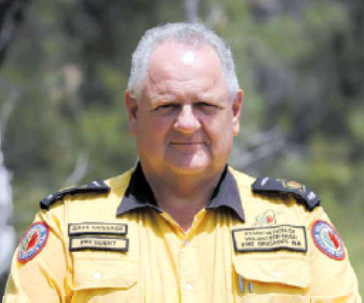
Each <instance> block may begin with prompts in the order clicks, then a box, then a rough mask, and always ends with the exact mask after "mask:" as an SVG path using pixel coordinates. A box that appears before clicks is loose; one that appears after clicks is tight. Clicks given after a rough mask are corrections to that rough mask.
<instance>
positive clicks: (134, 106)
mask: <svg viewBox="0 0 364 303" xmlns="http://www.w3.org/2000/svg"><path fill="white" fill-rule="evenodd" d="M124 101H125V107H126V110H127V112H128V118H129V134H130V135H131V136H132V137H135V136H136V127H137V122H138V101H137V100H136V99H135V98H134V97H132V96H131V94H130V91H129V90H126V91H125V94H124Z"/></svg>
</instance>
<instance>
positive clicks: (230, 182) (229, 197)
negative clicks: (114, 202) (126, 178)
mask: <svg viewBox="0 0 364 303" xmlns="http://www.w3.org/2000/svg"><path fill="white" fill-rule="evenodd" d="M145 207H149V208H153V209H154V210H156V211H157V212H163V210H162V209H161V208H160V207H159V206H158V204H157V201H156V199H155V197H154V194H153V192H152V189H151V188H150V186H149V184H148V182H147V180H146V179H145V176H144V173H143V170H142V167H141V165H140V163H138V165H137V167H136V169H135V171H134V172H133V174H132V176H131V178H130V182H129V186H128V188H127V189H126V192H125V195H124V197H123V199H122V200H121V203H120V204H119V207H118V209H117V212H116V215H117V216H120V215H122V214H124V213H127V212H129V211H132V210H134V209H138V208H145ZM220 207H224V208H229V209H230V210H232V211H233V212H234V213H235V214H236V215H237V216H238V217H239V219H240V220H241V221H245V215H244V211H243V207H242V204H241V199H240V195H239V189H238V186H237V184H236V181H235V178H234V177H233V175H232V174H231V173H230V171H229V170H228V168H227V166H226V167H225V170H224V172H223V174H222V176H221V178H220V181H219V183H218V185H217V186H216V188H215V190H214V193H213V195H212V199H211V202H210V203H209V205H207V206H206V209H217V208H220Z"/></svg>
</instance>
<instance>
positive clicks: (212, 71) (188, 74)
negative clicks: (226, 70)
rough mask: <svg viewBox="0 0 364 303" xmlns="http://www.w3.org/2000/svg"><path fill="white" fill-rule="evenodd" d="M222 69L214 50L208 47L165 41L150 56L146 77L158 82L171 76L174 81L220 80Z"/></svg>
mask: <svg viewBox="0 0 364 303" xmlns="http://www.w3.org/2000/svg"><path fill="white" fill-rule="evenodd" d="M222 74H223V69H222V66H221V61H220V58H219V56H218V55H217V53H216V51H215V49H213V48H212V47H211V46H209V45H185V44H181V43H179V42H176V41H167V42H164V43H162V44H160V45H159V46H157V48H156V49H155V50H154V51H153V53H152V54H151V57H150V60H149V65H148V76H149V77H150V78H152V79H153V78H158V80H162V79H166V78H169V77H171V76H172V75H173V77H174V78H176V80H192V79H196V78H201V77H206V78H210V79H211V80H212V79H217V78H221V76H222Z"/></svg>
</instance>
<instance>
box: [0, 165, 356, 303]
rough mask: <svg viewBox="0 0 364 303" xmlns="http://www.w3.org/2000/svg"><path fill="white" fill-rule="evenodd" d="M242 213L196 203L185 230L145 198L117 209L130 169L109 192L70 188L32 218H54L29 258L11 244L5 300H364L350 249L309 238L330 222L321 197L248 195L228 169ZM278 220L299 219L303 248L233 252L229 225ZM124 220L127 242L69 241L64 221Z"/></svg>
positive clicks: (246, 184)
mask: <svg viewBox="0 0 364 303" xmlns="http://www.w3.org/2000/svg"><path fill="white" fill-rule="evenodd" d="M230 171H231V172H232V173H233V175H234V177H235V179H236V181H237V184H238V187H239V191H240V195H241V200H242V203H243V209H244V213H245V219H246V220H245V222H242V221H240V220H239V219H238V217H237V216H236V215H235V214H233V213H232V211H231V210H228V209H226V208H218V209H213V210H205V209H204V210H202V211H200V212H199V213H198V214H197V215H196V217H195V221H194V223H193V226H192V227H191V229H190V230H189V231H188V232H187V233H185V232H184V231H183V230H182V229H181V228H180V227H179V226H178V225H177V224H176V222H175V221H174V220H173V219H172V218H171V217H170V216H169V215H168V214H166V213H158V212H157V211H155V210H154V209H150V208H143V209H139V210H134V211H131V212H128V213H126V214H123V215H122V216H120V217H117V216H116V209H117V207H118V205H119V204H120V201H121V199H122V197H123V195H124V193H125V190H126V188H127V186H128V183H129V179H130V176H131V172H132V171H129V172H127V173H125V174H124V175H122V176H119V177H116V178H114V179H110V180H108V181H106V183H107V184H108V185H109V186H110V187H111V192H110V193H109V194H102V195H93V194H80V195H77V196H74V197H72V196H67V197H66V198H65V199H64V201H63V203H56V204H55V205H54V206H53V207H52V208H51V209H50V210H49V211H45V210H42V211H40V212H39V213H38V214H37V215H36V218H35V222H45V223H46V224H47V225H48V226H49V228H50V235H49V239H48V242H47V244H46V246H45V247H44V249H43V250H42V251H41V252H40V253H39V254H38V255H37V256H36V257H35V258H33V259H32V260H30V261H29V262H27V263H24V264H20V263H19V262H18V261H17V258H16V254H15V257H14V260H13V264H12V270H11V275H10V277H9V280H8V285H7V290H6V295H5V298H4V301H3V302H5V303H10V302H47V303H48V302H78V303H82V302H110V303H111V302H128V303H131V302H150V303H152V302H168V303H169V302H172V303H173V302H182V303H189V302H196V303H197V302H198V303H200V302H206V303H212V302H219V303H221V302H229V303H230V302H244V303H246V302H249V303H254V302H259V303H266V302H270V303H273V302H279V303H286V302H287V303H288V302H295V303H296V302H298V303H299V302H305V303H306V302H312V303H319V302H325V303H337V302H340V303H341V302H353V303H354V302H355V303H359V302H361V298H360V296H359V294H358V285H357V280H356V277H355V274H354V271H353V269H352V267H351V265H350V263H349V259H348V257H346V258H345V259H344V260H342V261H338V260H333V259H331V258H329V257H328V256H326V255H325V254H323V253H322V252H321V251H319V250H318V249H317V248H316V246H315V245H314V243H313V241H312V237H311V235H310V227H311V225H312V224H313V222H314V221H315V220H318V219H320V220H325V221H327V222H330V221H329V219H328V217H327V215H326V214H325V212H324V211H323V209H322V208H321V207H317V208H315V209H314V210H313V211H312V212H309V211H308V210H307V209H306V208H305V207H304V206H303V205H300V204H297V203H296V201H294V200H293V199H285V200H282V198H279V197H278V196H273V197H269V198H267V197H263V196H260V195H254V194H253V193H252V192H251V189H250V186H251V184H252V183H253V181H254V180H253V179H252V178H250V177H248V176H246V175H244V174H241V173H239V172H236V171H234V170H232V169H230ZM266 213H270V214H274V215H275V220H276V223H275V224H276V225H284V224H287V225H294V226H304V227H305V228H306V231H307V239H308V242H307V246H308V252H307V253H303V252H296V251H287V250H278V251H269V252H249V253H239V252H236V251H235V249H234V245H233V240H232V230H235V229H239V228H247V227H252V228H253V227H257V226H259V224H261V223H259V220H258V219H259V217H260V216H261V215H262V214H266ZM87 222H93V223H110V224H113V223H125V224H127V226H128V232H127V235H125V236H120V237H125V238H127V239H129V247H128V251H127V252H114V251H96V250H82V251H73V252H71V251H70V248H69V243H70V239H69V236H68V224H69V223H73V224H76V223H87Z"/></svg>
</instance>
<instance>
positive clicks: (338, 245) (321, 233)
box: [311, 220, 345, 260]
mask: <svg viewBox="0 0 364 303" xmlns="http://www.w3.org/2000/svg"><path fill="white" fill-rule="evenodd" d="M311 234H312V238H313V242H314V243H315V245H316V247H317V248H318V249H319V250H320V251H321V252H322V253H324V254H325V255H327V256H328V257H330V258H332V259H335V260H343V259H344V258H345V250H344V244H343V241H342V240H341V237H340V235H339V233H338V232H337V231H336V229H335V228H334V227H333V226H331V225H330V224H329V223H327V222H325V221H321V220H318V221H316V222H315V223H314V224H313V226H312V230H311Z"/></svg>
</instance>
